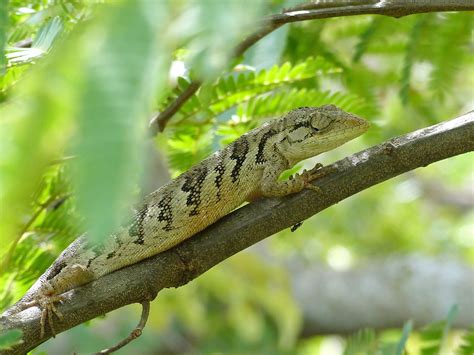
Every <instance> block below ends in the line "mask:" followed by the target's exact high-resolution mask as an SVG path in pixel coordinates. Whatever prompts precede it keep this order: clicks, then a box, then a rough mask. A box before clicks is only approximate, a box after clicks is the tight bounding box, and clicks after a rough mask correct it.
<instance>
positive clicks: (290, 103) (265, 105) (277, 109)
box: [237, 89, 372, 120]
mask: <svg viewBox="0 0 474 355" xmlns="http://www.w3.org/2000/svg"><path fill="white" fill-rule="evenodd" d="M326 104H334V105H336V106H339V107H340V108H342V109H343V110H346V111H349V112H352V113H354V114H359V115H367V114H369V113H371V112H372V108H371V107H370V106H369V105H368V104H367V103H366V101H365V100H364V99H362V98H360V97H358V96H356V95H353V94H345V93H341V92H330V91H318V90H307V89H301V90H298V89H291V90H281V91H279V92H276V93H272V94H271V95H260V96H257V97H255V98H252V99H251V100H249V101H248V102H246V103H244V104H241V105H239V106H238V108H237V115H238V116H239V117H241V118H243V119H244V120H245V119H246V118H250V117H251V118H252V119H261V118H271V117H276V116H279V115H282V114H284V113H286V112H288V111H290V110H291V109H294V108H296V107H301V106H321V105H326Z"/></svg>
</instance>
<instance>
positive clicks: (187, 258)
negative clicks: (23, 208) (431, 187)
mask: <svg viewBox="0 0 474 355" xmlns="http://www.w3.org/2000/svg"><path fill="white" fill-rule="evenodd" d="M472 150H474V111H471V112H469V113H467V114H465V115H463V116H460V117H458V118H456V119H453V120H451V121H447V122H443V123H440V124H438V125H435V126H431V127H428V128H424V129H421V130H418V131H415V132H412V133H409V134H407V135H404V136H401V137H398V138H394V139H391V140H389V141H387V142H384V143H382V144H379V145H377V146H374V147H372V148H369V149H366V150H364V151H361V152H359V153H357V154H354V155H352V156H349V157H347V158H345V159H342V160H340V161H338V162H336V163H334V164H333V165H332V166H334V167H335V169H336V171H335V172H334V173H332V174H329V175H328V176H325V177H323V178H321V179H320V180H318V181H317V185H318V186H319V187H320V188H321V190H322V192H321V193H316V192H314V191H310V190H305V191H302V192H300V193H297V194H294V195H292V196H287V197H285V198H281V199H276V198H275V199H262V200H259V201H256V202H255V203H251V204H249V205H246V206H244V207H242V208H240V209H238V210H236V211H234V212H233V213H231V214H229V215H227V216H226V217H224V218H222V219H221V220H220V221H218V222H217V223H215V224H214V225H212V226H210V227H209V228H207V229H206V230H204V231H203V232H201V233H199V234H197V235H196V236H194V237H192V238H190V239H188V240H187V241H185V242H183V243H181V244H179V245H178V246H176V247H174V248H172V249H170V250H168V251H166V252H163V253H161V254H159V255H156V256H154V257H152V258H150V259H147V260H144V261H142V262H140V263H137V264H134V265H131V266H129V267H126V268H123V269H121V270H118V271H116V272H113V273H111V274H109V275H106V276H104V277H102V278H100V279H99V280H96V281H94V282H91V283H89V284H87V285H85V286H83V287H80V288H77V289H75V290H72V291H69V292H67V293H65V294H64V296H65V298H66V300H65V302H64V303H63V304H59V305H58V310H59V311H60V312H61V313H62V314H63V315H64V318H63V319H62V320H61V321H59V320H58V321H57V322H55V328H56V330H57V331H59V332H62V331H64V330H66V329H69V328H72V327H74V326H76V325H78V324H80V323H83V322H85V321H87V320H90V319H93V318H95V317H97V316H99V315H102V314H105V313H107V312H110V311H112V310H114V309H117V308H120V307H123V306H125V305H128V304H131V303H142V302H144V301H147V300H151V299H153V298H155V297H156V295H157V293H158V292H159V291H160V290H161V289H163V288H167V287H179V286H181V285H184V284H186V283H187V282H189V281H190V280H192V279H194V278H196V277H198V276H199V275H200V274H202V273H204V272H205V271H207V270H208V269H210V268H212V267H213V266H214V265H217V264H218V263H220V262H221V261H222V260H225V259H227V258H229V257H230V256H232V255H233V254H235V253H237V252H239V251H241V250H243V249H245V248H247V247H248V246H250V245H252V244H255V243H257V242H258V241H260V240H262V239H264V238H266V237H268V236H270V235H272V234H274V233H276V232H278V231H280V230H283V229H285V228H288V227H290V226H292V225H294V224H295V223H297V222H299V221H302V220H304V219H307V218H309V217H311V216H312V215H314V214H316V213H318V212H320V211H322V210H323V209H326V208H327V207H329V206H332V205H334V204H336V203H338V202H339V201H341V200H343V199H345V198H347V197H349V196H352V195H354V194H356V193H358V192H359V191H362V190H364V189H367V188H369V187H371V186H373V185H376V184H378V183H381V182H383V181H385V180H387V179H390V178H393V177H395V176H397V175H400V174H403V173H405V172H407V171H410V170H413V169H416V168H419V167H423V166H427V165H429V164H431V163H433V162H436V161H439V160H442V159H446V158H449V157H452V156H455V155H459V154H463V153H467V152H470V151H472ZM362 217H364V216H361V218H362ZM364 218H370V216H365V217H364ZM47 273H48V271H46V273H45V275H47ZM7 312H8V310H7ZM40 317H41V312H40V310H39V309H38V308H36V307H34V308H30V309H27V310H25V311H23V312H20V313H18V314H13V315H9V316H6V317H5V316H4V317H2V318H0V330H1V331H6V330H9V329H14V328H21V329H22V330H23V332H24V338H23V340H24V343H23V344H21V345H18V346H17V347H16V348H15V349H14V350H12V351H11V352H6V353H11V354H14V353H24V352H27V351H29V350H31V349H33V348H35V347H36V346H38V345H39V344H40V343H42V342H43V341H45V340H47V339H48V338H49V337H51V333H50V330H49V329H46V337H45V338H44V339H39V334H40Z"/></svg>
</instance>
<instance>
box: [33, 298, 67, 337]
mask: <svg viewBox="0 0 474 355" xmlns="http://www.w3.org/2000/svg"><path fill="white" fill-rule="evenodd" d="M61 301H63V297H62V296H61V295H52V296H42V297H41V298H39V299H38V300H37V301H35V302H36V304H37V305H38V306H39V307H40V308H41V319H40V326H41V332H40V337H41V338H43V337H44V334H45V331H44V330H45V326H46V319H47V320H48V324H49V327H50V328H51V333H53V337H54V336H55V335H56V330H55V329H54V322H53V316H54V315H56V317H58V319H62V318H63V315H62V313H61V312H59V311H58V309H57V308H56V306H55V305H54V303H56V302H61Z"/></svg>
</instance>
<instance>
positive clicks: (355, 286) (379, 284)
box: [288, 255, 474, 336]
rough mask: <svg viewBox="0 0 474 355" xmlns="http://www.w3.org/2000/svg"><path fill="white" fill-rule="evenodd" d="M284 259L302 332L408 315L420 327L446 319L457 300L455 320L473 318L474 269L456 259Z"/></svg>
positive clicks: (399, 321)
mask: <svg viewBox="0 0 474 355" xmlns="http://www.w3.org/2000/svg"><path fill="white" fill-rule="evenodd" d="M288 264H289V265H288V268H289V273H290V274H291V275H294V277H292V284H293V294H294V297H295V300H296V302H297V304H298V306H299V307H300V309H301V311H302V314H303V319H304V326H303V336H312V335H316V334H334V333H337V334H345V333H353V332H355V331H357V330H358V329H362V328H373V329H380V330H382V329H389V328H400V327H402V325H403V323H405V322H406V321H407V320H408V319H412V320H413V321H414V322H415V326H417V327H421V326H424V325H426V324H429V323H433V322H437V321H439V320H441V319H444V318H445V317H446V314H447V313H448V310H449V309H450V308H451V307H452V306H453V305H455V304H456V305H457V306H458V309H459V313H458V316H457V317H456V318H455V319H454V322H453V326H454V327H459V328H465V329H467V328H469V327H470V326H471V325H472V324H474V312H472V310H473V309H474V287H472V282H473V280H474V269H473V268H472V267H470V266H468V265H465V264H463V263H460V262H458V261H455V260H447V259H434V258H429V257H423V256H420V255H411V256H406V255H395V256H392V257H390V258H389V259H387V260H377V261H371V262H370V263H368V264H367V265H364V266H363V267H359V268H356V269H351V270H348V271H336V270H333V269H330V268H328V267H326V266H324V265H320V264H311V265H308V264H307V263H302V262H301V261H299V260H297V259H291V260H290V262H289V263H288ZM348 295H350V297H348Z"/></svg>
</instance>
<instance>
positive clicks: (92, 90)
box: [75, 0, 167, 241]
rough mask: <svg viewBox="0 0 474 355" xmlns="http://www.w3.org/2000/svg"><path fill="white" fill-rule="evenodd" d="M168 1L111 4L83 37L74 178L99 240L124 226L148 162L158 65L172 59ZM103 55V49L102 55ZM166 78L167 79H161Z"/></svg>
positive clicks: (80, 202) (91, 228)
mask: <svg viewBox="0 0 474 355" xmlns="http://www.w3.org/2000/svg"><path fill="white" fill-rule="evenodd" d="M165 4H166V3H163V2H159V1H157V2H155V1H151V2H150V1H146V0H143V1H139V2H138V3H137V2H136V1H132V0H129V1H124V2H122V3H111V4H110V6H107V7H106V9H104V10H105V11H104V12H103V13H102V16H103V17H102V16H98V18H101V17H102V21H101V23H100V24H99V23H97V24H95V26H92V27H91V28H89V31H88V33H87V37H86V38H87V39H86V40H87V41H91V39H93V38H95V42H94V43H87V45H86V43H83V44H84V47H83V49H84V53H82V57H83V60H84V61H85V63H86V64H85V68H86V69H85V72H84V85H83V87H82V90H81V97H80V106H79V112H78V115H77V122H78V131H79V134H78V139H77V143H76V146H75V151H76V153H77V155H78V159H77V162H75V163H76V164H75V181H76V184H77V196H78V207H79V209H80V211H81V214H82V215H83V216H84V217H85V220H86V224H87V227H88V228H87V230H88V231H89V232H90V235H91V237H92V238H93V239H94V240H96V241H97V240H100V239H101V238H104V237H105V236H106V235H108V234H110V233H111V232H112V231H113V230H114V229H116V228H117V227H118V225H119V224H120V221H121V220H122V219H123V218H124V217H125V213H126V211H128V208H127V206H128V205H129V204H130V203H131V199H132V196H133V192H134V188H135V186H136V183H137V182H138V178H139V173H138V171H139V169H140V167H141V156H142V155H143V154H141V151H142V143H143V141H144V140H145V128H146V124H147V119H148V117H149V113H148V110H149V104H150V101H151V100H150V99H151V94H152V89H153V87H152V86H151V85H150V83H157V80H158V78H157V73H158V72H157V69H158V68H159V69H160V70H161V78H160V80H161V82H162V79H164V75H163V73H164V72H165V69H164V68H163V64H164V63H165V62H166V58H164V57H163V55H162V54H160V52H159V51H158V48H157V46H156V45H155V43H156V37H155V36H156V33H159V32H160V31H159V29H158V28H157V24H160V23H163V22H164V20H163V19H161V18H156V17H154V18H152V17H151V16H150V14H151V13H153V14H157V15H159V14H161V15H162V16H164V14H166V13H167V11H166V8H165ZM98 53H100V55H98ZM158 82H160V81H158Z"/></svg>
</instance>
